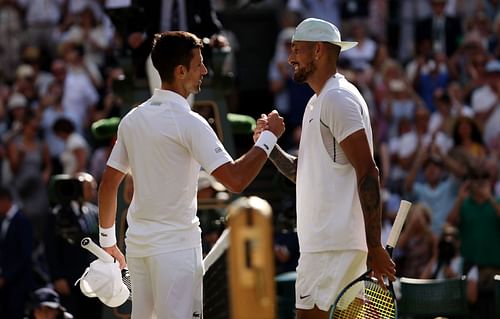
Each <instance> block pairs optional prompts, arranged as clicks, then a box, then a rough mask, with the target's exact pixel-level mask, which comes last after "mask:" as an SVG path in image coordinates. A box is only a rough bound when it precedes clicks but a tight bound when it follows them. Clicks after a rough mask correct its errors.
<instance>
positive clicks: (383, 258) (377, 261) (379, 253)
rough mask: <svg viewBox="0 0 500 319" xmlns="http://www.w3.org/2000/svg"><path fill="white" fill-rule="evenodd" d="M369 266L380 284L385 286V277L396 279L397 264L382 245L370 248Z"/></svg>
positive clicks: (391, 279)
mask: <svg viewBox="0 0 500 319" xmlns="http://www.w3.org/2000/svg"><path fill="white" fill-rule="evenodd" d="M368 267H369V268H370V269H372V273H373V274H372V275H373V277H375V278H377V281H378V282H379V284H380V286H382V287H383V288H385V283H384V277H385V278H387V279H389V280H390V281H394V280H396V264H395V263H394V261H393V260H392V259H391V257H390V256H389V254H388V253H387V251H386V250H385V249H384V247H382V246H378V247H371V248H370V249H369V250H368Z"/></svg>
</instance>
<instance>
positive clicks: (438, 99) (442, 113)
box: [429, 90, 457, 137]
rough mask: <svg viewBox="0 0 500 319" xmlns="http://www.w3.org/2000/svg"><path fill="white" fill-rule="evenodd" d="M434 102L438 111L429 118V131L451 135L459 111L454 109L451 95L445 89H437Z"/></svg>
mask: <svg viewBox="0 0 500 319" xmlns="http://www.w3.org/2000/svg"><path fill="white" fill-rule="evenodd" d="M434 104H435V105H436V112H434V113H432V114H431V117H430V119H429V133H431V134H434V133H436V132H443V133H444V134H446V135H447V136H450V137H451V134H452V130H453V124H455V119H456V118H457V113H456V112H455V110H454V109H452V105H451V100H450V96H449V95H448V93H446V92H445V91H442V90H437V91H436V92H435V93H434Z"/></svg>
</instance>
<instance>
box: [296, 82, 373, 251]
mask: <svg viewBox="0 0 500 319" xmlns="http://www.w3.org/2000/svg"><path fill="white" fill-rule="evenodd" d="M361 129H364V130H365V131H366V135H367V136H368V139H369V144H370V148H371V149H372V153H373V145H372V131H371V126H370V116H369V114H368V107H367V105H366V102H365V101H364V99H363V97H362V96H361V94H360V93H359V91H358V90H357V89H356V88H355V87H354V86H353V85H352V84H351V83H349V82H348V81H347V80H346V79H345V78H344V76H343V75H341V74H338V73H337V74H335V76H333V77H331V78H330V79H329V80H328V81H327V82H326V84H325V86H324V87H323V89H322V90H321V92H320V94H319V95H316V94H315V95H313V96H312V97H311V99H310V100H309V103H308V104H307V107H306V110H305V112H304V118H303V121H302V134H301V138H300V147H299V155H298V167H297V184H296V185H297V187H296V192H297V234H298V237H299V244H300V251H301V252H308V253H311V252H321V251H334V250H350V249H356V250H363V251H367V247H366V235H365V228H364V217H363V211H362V208H361V203H360V200H359V195H358V184H357V177H356V172H355V170H354V167H353V166H352V165H351V164H350V163H349V161H348V159H347V158H346V156H345V154H344V152H343V151H342V149H341V147H340V145H339V144H340V142H342V141H343V140H344V139H345V138H346V137H348V136H349V135H351V134H352V133H354V132H356V131H358V130H361ZM325 130H326V133H325V132H324V131H325ZM322 131H323V133H324V134H327V135H325V136H322ZM325 144H326V145H328V146H325ZM327 147H328V149H327ZM372 156H373V155H372Z"/></svg>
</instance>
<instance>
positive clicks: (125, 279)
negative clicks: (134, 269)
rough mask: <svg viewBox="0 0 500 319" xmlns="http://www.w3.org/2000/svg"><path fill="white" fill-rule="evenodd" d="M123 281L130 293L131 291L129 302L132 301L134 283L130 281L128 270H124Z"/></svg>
mask: <svg viewBox="0 0 500 319" xmlns="http://www.w3.org/2000/svg"><path fill="white" fill-rule="evenodd" d="M122 281H123V283H124V284H125V286H127V288H128V291H130V295H129V297H128V300H132V282H131V281H130V273H129V271H128V269H127V268H123V269H122Z"/></svg>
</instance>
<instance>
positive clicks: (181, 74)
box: [174, 64, 187, 80]
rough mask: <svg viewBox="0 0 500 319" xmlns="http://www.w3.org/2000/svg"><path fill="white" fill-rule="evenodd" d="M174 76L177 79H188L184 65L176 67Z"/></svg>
mask: <svg viewBox="0 0 500 319" xmlns="http://www.w3.org/2000/svg"><path fill="white" fill-rule="evenodd" d="M174 74H175V76H176V78H179V79H181V80H183V79H184V78H185V77H186V74H187V69H186V67H185V66H184V65H182V64H179V65H178V66H176V67H175V69H174Z"/></svg>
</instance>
